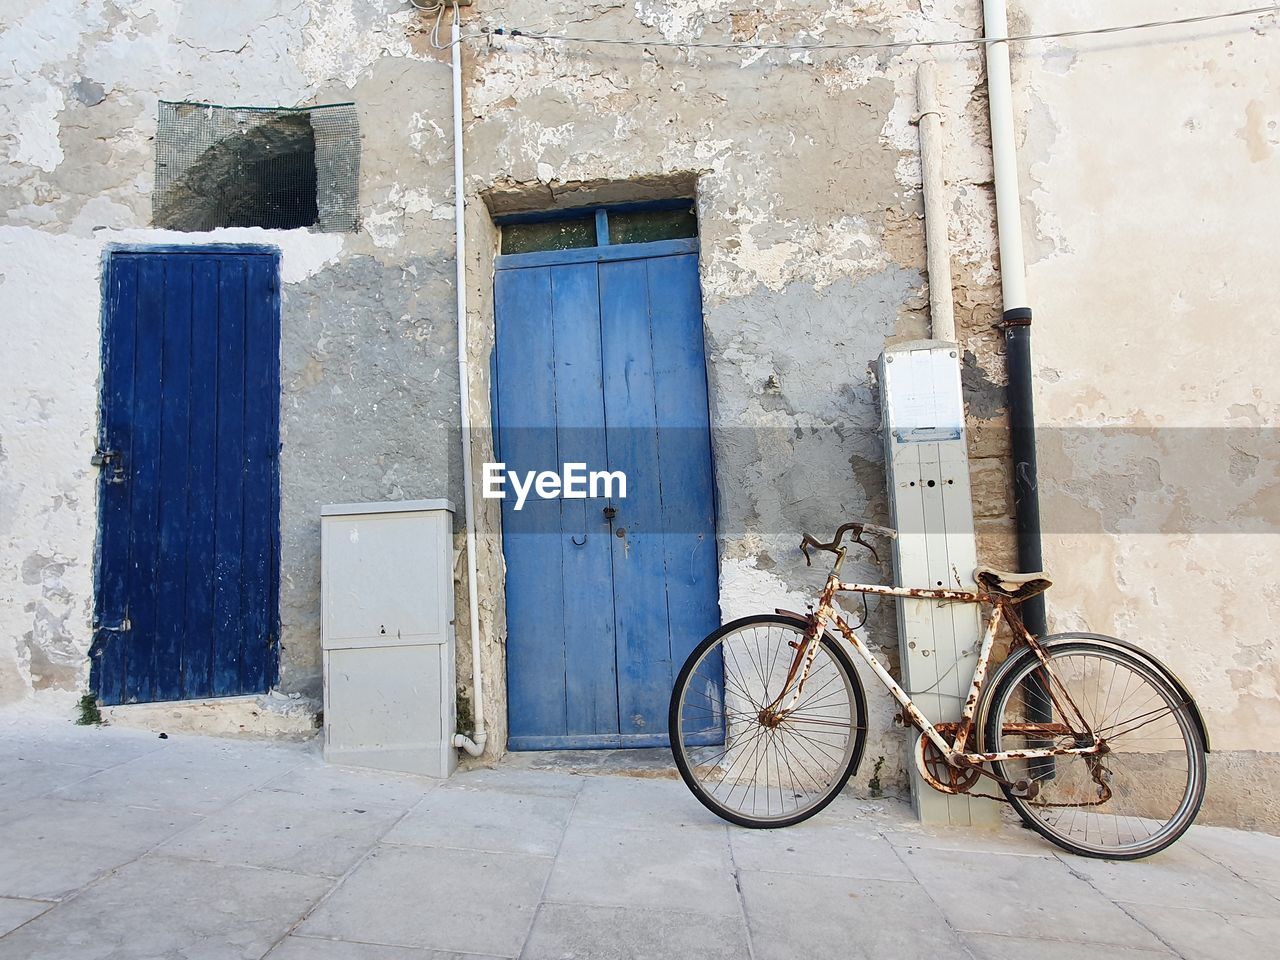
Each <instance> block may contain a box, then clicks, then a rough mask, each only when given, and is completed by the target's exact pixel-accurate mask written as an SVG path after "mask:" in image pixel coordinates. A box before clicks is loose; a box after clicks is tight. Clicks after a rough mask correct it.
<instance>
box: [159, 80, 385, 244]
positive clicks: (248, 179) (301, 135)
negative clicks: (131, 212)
mask: <svg viewBox="0 0 1280 960" xmlns="http://www.w3.org/2000/svg"><path fill="white" fill-rule="evenodd" d="M359 179H360V129H359V122H358V120H357V117H356V112H355V107H354V105H352V104H349V103H346V104H332V105H328V106H323V107H310V108H305V109H287V108H259V107H219V106H211V105H208V104H197V103H170V102H166V101H162V102H161V103H160V118H159V126H158V129H157V133H156V186H155V192H154V194H153V195H152V222H153V223H154V224H155V226H157V227H162V228H166V229H170V230H183V231H205V230H215V229H217V228H219V227H262V228H264V229H268V230H292V229H298V228H303V227H306V228H311V229H313V230H317V231H321V232H326V233H336V232H347V231H352V230H355V229H356V228H357V225H358V220H359Z"/></svg>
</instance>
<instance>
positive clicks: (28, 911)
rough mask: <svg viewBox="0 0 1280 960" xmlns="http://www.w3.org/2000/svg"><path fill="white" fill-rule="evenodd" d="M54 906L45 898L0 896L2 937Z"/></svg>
mask: <svg viewBox="0 0 1280 960" xmlns="http://www.w3.org/2000/svg"><path fill="white" fill-rule="evenodd" d="M52 906H53V904H52V903H49V902H48V901H45V900H19V899H16V898H12V897H0V937H3V936H4V935H5V934H6V933H11V932H12V931H14V930H17V929H18V927H20V926H22V925H23V924H24V923H26V922H27V921H28V920H34V919H35V918H36V917H38V916H40V914H42V913H44V912H45V911H46V910H48V909H49V908H50V907H52Z"/></svg>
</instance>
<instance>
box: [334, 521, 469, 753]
mask: <svg viewBox="0 0 1280 960" xmlns="http://www.w3.org/2000/svg"><path fill="white" fill-rule="evenodd" d="M320 557H321V561H320V563H321V574H320V606H321V648H322V650H323V653H324V756H325V759H326V760H328V761H331V762H333V763H343V764H351V765H354V766H362V767H376V768H378V769H380V770H399V771H403V772H407V773H418V774H425V775H427V776H432V777H447V776H449V774H451V773H452V772H453V769H454V767H455V766H456V765H457V751H456V750H455V748H454V746H453V735H454V704H455V699H454V698H455V680H454V671H455V661H454V633H453V619H454V617H453V562H452V561H453V504H451V503H450V502H449V501H447V500H406V501H401V502H398V503H349V504H332V505H329V506H326V507H322V508H321V511H320Z"/></svg>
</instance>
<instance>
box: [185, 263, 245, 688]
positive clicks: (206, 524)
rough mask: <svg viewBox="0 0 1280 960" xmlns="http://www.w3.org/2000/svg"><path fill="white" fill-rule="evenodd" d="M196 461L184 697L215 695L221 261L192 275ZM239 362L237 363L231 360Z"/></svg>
mask: <svg viewBox="0 0 1280 960" xmlns="http://www.w3.org/2000/svg"><path fill="white" fill-rule="evenodd" d="M191 310H192V312H191V456H190V460H189V469H188V472H187V489H188V498H189V500H188V513H187V517H188V528H187V598H186V599H187V606H186V620H187V640H186V644H185V645H184V647H183V651H182V660H183V679H184V683H185V695H186V696H187V697H189V698H195V697H209V696H212V695H213V673H212V671H213V637H214V631H213V580H214V573H213V567H214V546H215V544H214V526H213V525H214V484H215V480H216V474H215V471H214V466H215V464H216V460H215V457H214V455H215V448H216V440H217V428H218V424H217V415H218V390H217V383H218V261H217V260H215V259H212V258H207V259H206V258H200V259H199V260H197V262H196V263H195V265H194V267H193V271H192V304H191ZM231 359H232V362H234V358H231Z"/></svg>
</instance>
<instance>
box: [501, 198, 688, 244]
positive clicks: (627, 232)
mask: <svg viewBox="0 0 1280 960" xmlns="http://www.w3.org/2000/svg"><path fill="white" fill-rule="evenodd" d="M499 224H500V225H501V228H502V247H501V252H502V253H503V254H512V253H540V252H543V251H547V250H574V249H579V248H583V247H605V246H613V245H616V244H624V243H651V242H653V241H656V240H681V239H686V238H689V237H696V236H697V235H698V216H697V214H696V213H695V212H694V204H693V201H692V200H663V201H657V202H652V203H645V204H630V205H627V206H620V207H609V208H605V207H582V208H579V209H574V210H555V211H549V212H546V213H535V214H518V215H512V216H504V217H502V218H501V219H500V220H499Z"/></svg>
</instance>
